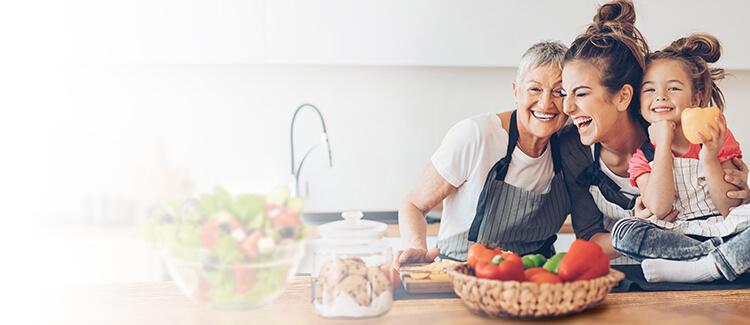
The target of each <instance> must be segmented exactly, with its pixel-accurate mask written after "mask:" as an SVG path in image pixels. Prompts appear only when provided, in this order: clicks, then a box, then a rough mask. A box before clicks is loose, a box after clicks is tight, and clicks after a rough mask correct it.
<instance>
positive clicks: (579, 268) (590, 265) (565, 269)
mask: <svg viewBox="0 0 750 325" xmlns="http://www.w3.org/2000/svg"><path fill="white" fill-rule="evenodd" d="M607 273H609V256H607V254H605V253H604V251H603V250H602V248H601V247H600V246H599V245H598V244H596V243H594V242H590V241H587V240H583V239H576V240H575V241H574V242H573V244H572V245H570V249H569V250H568V253H567V254H565V257H563V259H562V261H560V267H559V268H558V269H557V275H558V276H559V277H560V279H561V280H563V281H565V282H568V281H578V280H589V279H593V278H598V277H600V276H604V275H607Z"/></svg>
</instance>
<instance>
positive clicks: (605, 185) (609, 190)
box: [576, 143, 653, 210]
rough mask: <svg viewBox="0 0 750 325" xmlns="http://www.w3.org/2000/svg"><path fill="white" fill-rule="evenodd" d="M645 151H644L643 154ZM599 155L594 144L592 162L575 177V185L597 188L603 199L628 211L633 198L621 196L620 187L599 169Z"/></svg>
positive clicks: (631, 206)
mask: <svg viewBox="0 0 750 325" xmlns="http://www.w3.org/2000/svg"><path fill="white" fill-rule="evenodd" d="M644 147H649V148H650V143H645V144H644V145H643V146H642V150H643V148H644ZM650 152H652V153H653V149H651V150H650ZM645 153H646V151H644V154H645ZM600 154H601V145H600V144H599V143H596V144H594V157H593V158H594V161H593V162H592V163H591V165H589V166H588V167H586V169H584V170H583V171H582V172H581V173H580V174H579V175H578V177H576V183H577V184H578V185H580V186H582V187H586V188H589V187H591V186H596V187H598V188H599V191H600V192H601V193H602V195H603V196H604V198H605V199H606V200H607V201H609V202H611V203H614V204H617V205H618V206H620V207H621V208H623V209H625V210H630V209H632V208H633V207H635V199H636V198H635V197H633V198H630V197H627V196H625V195H624V194H622V192H621V190H622V188H621V187H620V185H617V183H615V181H613V180H612V179H610V178H609V177H608V176H607V175H606V174H604V172H603V171H602V170H601V167H600V161H599V155H600Z"/></svg>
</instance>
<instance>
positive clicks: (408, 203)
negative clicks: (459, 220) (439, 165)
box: [394, 163, 457, 265]
mask: <svg viewBox="0 0 750 325" xmlns="http://www.w3.org/2000/svg"><path fill="white" fill-rule="evenodd" d="M456 190H457V188H456V187H454V186H453V185H451V184H450V183H449V182H448V181H446V180H445V179H444V178H443V177H442V176H440V174H439V173H438V172H437V170H436V169H435V167H434V166H433V165H432V163H430V164H429V165H427V167H426V168H425V170H424V172H423V173H422V176H421V177H420V179H419V181H418V182H417V185H416V186H415V187H414V188H413V189H412V190H411V191H410V192H409V193H408V194H407V195H406V199H405V200H404V203H403V204H402V205H401V208H400V209H399V210H398V227H399V232H400V233H401V240H402V241H404V243H405V244H406V245H407V247H409V248H407V249H405V250H403V251H399V252H398V253H396V258H395V260H394V263H395V264H396V265H400V264H401V263H406V262H432V261H433V260H434V259H435V257H437V256H438V254H440V250H439V249H437V248H434V249H432V250H429V251H428V250H427V222H426V221H425V215H426V214H427V212H430V210H432V208H434V207H435V206H437V205H438V204H440V202H442V201H443V199H445V198H446V197H447V196H448V195H450V194H452V193H454V192H455V191H456Z"/></svg>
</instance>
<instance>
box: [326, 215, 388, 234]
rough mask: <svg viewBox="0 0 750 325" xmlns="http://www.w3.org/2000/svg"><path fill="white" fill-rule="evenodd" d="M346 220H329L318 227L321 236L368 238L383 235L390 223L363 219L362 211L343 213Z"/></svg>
mask: <svg viewBox="0 0 750 325" xmlns="http://www.w3.org/2000/svg"><path fill="white" fill-rule="evenodd" d="M341 217H342V218H344V220H339V221H334V222H329V223H327V224H324V225H322V226H320V227H319V228H318V231H319V232H320V236H321V237H323V238H325V239H338V240H357V241H359V240H367V239H379V238H381V237H383V234H384V233H385V230H386V229H387V228H388V225H386V224H384V223H382V222H377V221H372V220H362V217H364V213H362V211H345V212H343V213H341Z"/></svg>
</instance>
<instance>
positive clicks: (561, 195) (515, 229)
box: [438, 111, 570, 260]
mask: <svg viewBox="0 0 750 325" xmlns="http://www.w3.org/2000/svg"><path fill="white" fill-rule="evenodd" d="M517 143H518V126H517V124H516V112H515V111H514V112H513V114H512V115H511V119H510V132H509V139H508V149H507V152H506V154H505V157H504V158H502V159H500V160H499V161H498V162H497V163H495V165H494V166H492V168H491V169H490V171H489V173H488V175H487V180H486V181H485V184H484V187H483V189H482V194H481V195H480V196H479V202H478V203H477V210H476V214H475V216H474V220H473V221H472V223H471V227H470V228H469V230H468V231H465V232H462V233H459V234H457V235H454V236H451V237H449V238H445V239H442V240H439V241H438V247H440V253H441V255H442V257H445V258H450V259H455V260H466V254H467V251H468V248H469V246H470V245H471V244H472V243H475V242H481V243H485V244H486V245H488V246H492V247H500V248H502V249H504V250H510V251H513V252H516V253H518V254H521V255H526V254H531V253H539V254H542V255H545V256H547V257H549V256H552V255H554V253H555V248H554V246H553V244H554V243H555V240H557V232H558V231H559V230H560V227H561V226H562V224H563V222H565V217H566V216H567V215H568V213H569V212H570V201H569V199H568V193H567V190H566V188H565V184H564V182H563V176H562V173H561V172H560V168H561V167H560V166H561V163H560V153H559V152H558V151H559V148H558V146H557V135H553V136H552V138H551V139H550V143H549V146H550V148H551V150H552V163H553V166H554V172H555V174H554V176H553V177H552V181H551V184H550V190H549V191H548V192H547V193H536V192H532V191H527V190H525V189H522V188H518V187H515V186H513V185H510V184H507V183H505V176H506V174H507V173H508V166H509V165H510V161H511V159H512V156H513V150H514V149H515V148H516V144H517Z"/></svg>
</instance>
